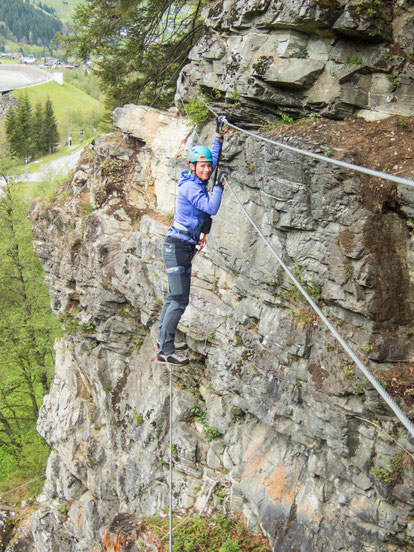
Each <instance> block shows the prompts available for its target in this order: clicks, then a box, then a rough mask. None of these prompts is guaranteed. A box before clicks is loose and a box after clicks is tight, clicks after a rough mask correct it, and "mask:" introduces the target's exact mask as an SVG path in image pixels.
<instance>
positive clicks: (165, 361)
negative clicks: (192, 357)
mask: <svg viewBox="0 0 414 552" xmlns="http://www.w3.org/2000/svg"><path fill="white" fill-rule="evenodd" d="M155 362H156V363H157V364H171V366H187V364H190V363H189V362H180V363H177V362H169V361H168V360H158V358H156V359H155Z"/></svg>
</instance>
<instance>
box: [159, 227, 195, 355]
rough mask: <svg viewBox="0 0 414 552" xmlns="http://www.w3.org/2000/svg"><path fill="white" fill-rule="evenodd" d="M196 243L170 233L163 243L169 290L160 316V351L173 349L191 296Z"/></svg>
mask: <svg viewBox="0 0 414 552" xmlns="http://www.w3.org/2000/svg"><path fill="white" fill-rule="evenodd" d="M194 249H195V245H193V244H191V243H188V242H185V241H182V240H179V239H177V238H169V237H167V238H166V239H165V241H164V243H163V246H162V256H163V259H164V262H165V266H166V267H167V275H168V287H169V292H168V295H167V297H166V298H165V301H164V305H163V307H162V310H161V316H160V329H159V332H158V341H159V342H160V353H162V354H164V355H170V354H171V353H173V352H174V350H175V348H174V338H175V332H176V330H177V326H178V322H179V321H180V318H181V316H182V315H183V313H184V311H185V309H186V307H187V305H188V303H189V297H190V285H191V261H192V259H193V255H194Z"/></svg>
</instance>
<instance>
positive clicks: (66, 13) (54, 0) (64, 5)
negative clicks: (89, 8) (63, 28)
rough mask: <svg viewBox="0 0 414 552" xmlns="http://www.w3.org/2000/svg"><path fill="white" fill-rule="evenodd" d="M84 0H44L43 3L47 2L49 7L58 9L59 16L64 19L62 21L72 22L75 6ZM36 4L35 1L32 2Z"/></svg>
mask: <svg viewBox="0 0 414 552" xmlns="http://www.w3.org/2000/svg"><path fill="white" fill-rule="evenodd" d="M81 1H82V0H65V1H63V0H43V2H42V4H46V6H49V8H54V9H55V10H56V14H55V15H57V17H59V19H60V20H61V21H62V23H71V22H72V17H73V12H74V10H75V7H76V6H77V5H78V4H80V3H81ZM31 3H32V4H34V3H35V2H33V1H32V2H31Z"/></svg>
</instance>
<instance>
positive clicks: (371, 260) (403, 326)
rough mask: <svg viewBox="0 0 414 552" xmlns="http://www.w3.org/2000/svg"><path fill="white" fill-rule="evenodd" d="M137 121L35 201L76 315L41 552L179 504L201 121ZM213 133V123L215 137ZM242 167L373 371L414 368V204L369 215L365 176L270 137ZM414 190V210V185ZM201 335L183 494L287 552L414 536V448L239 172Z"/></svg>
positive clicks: (409, 540)
mask: <svg viewBox="0 0 414 552" xmlns="http://www.w3.org/2000/svg"><path fill="white" fill-rule="evenodd" d="M267 4H268V3H263V6H265V5H267ZM275 4H276V3H275ZM303 4H307V3H303ZM261 5H262V4H258V3H257V2H256V4H255V6H256V8H255V9H256V11H257V13H259V14H260V10H261V8H260V6H261ZM321 9H322V8H321ZM304 13H305V15H306V13H307V12H306V11H305V12H304ZM305 15H304V16H303V21H305V19H306V17H305ZM211 17H213V15H211ZM280 17H282V15H280V16H279V19H280ZM286 17H287V15H286ZM243 18H244V16H243V14H239V19H238V21H240V25H243V24H244V23H243V21H244V20H245V19H243ZM272 21H273V20H272ZM301 21H302V20H301ZM307 21H308V20H307ZM299 23H300V22H298V25H299ZM311 24H312V23H311V21H308V23H306V25H311ZM223 25H224V23H223ZM300 25H305V23H300ZM313 67H314V68H315V67H317V64H315V65H314V66H313ZM272 70H273V69H272ZM269 74H270V73H269ZM309 74H310V73H308V75H309ZM306 78H308V77H305V76H304V79H305V80H306ZM309 78H310V77H309ZM143 121H145V123H143ZM115 123H116V125H117V126H118V128H119V130H120V131H123V132H127V133H128V135H129V136H128V138H126V137H125V135H124V137H123V136H122V134H121V133H115V134H112V135H108V136H105V137H101V138H99V139H96V140H95V143H94V144H93V145H92V147H91V151H90V152H86V153H85V154H84V156H83V159H82V160H81V164H80V166H79V168H78V171H77V172H76V173H75V174H74V177H73V179H72V181H71V182H68V183H66V184H65V185H64V186H63V188H62V189H61V191H60V192H61V193H60V194H58V195H57V200H56V201H55V203H53V204H52V205H45V204H43V203H42V202H38V203H37V204H35V205H34V206H33V208H32V211H31V218H32V221H33V223H34V233H35V247H36V250H37V253H38V255H39V257H40V259H41V260H42V262H43V265H44V268H45V271H46V277H47V281H48V283H49V286H50V292H51V304H52V308H53V309H54V311H55V312H56V313H57V314H58V315H59V316H60V317H61V319H62V321H63V323H64V326H65V328H66V332H65V336H64V338H61V339H59V340H58V342H57V343H56V376H55V379H54V382H53V386H52V388H51V392H50V395H48V396H47V397H46V398H45V401H44V404H43V406H42V409H41V413H40V418H39V424H38V428H39V431H40V433H41V434H42V435H43V436H44V437H45V438H46V440H47V441H48V443H49V444H50V445H51V446H52V447H53V452H52V453H51V456H50V459H49V463H48V468H47V480H46V484H45V487H44V496H43V500H44V502H43V504H42V506H41V507H40V509H39V510H38V511H37V512H36V513H35V514H34V515H33V517H32V525H33V533H34V539H35V543H36V550H37V551H38V552H58V551H59V552H75V551H76V552H80V551H89V552H91V551H93V550H99V549H100V542H101V540H102V538H103V537H104V535H108V531H109V529H110V527H111V524H113V521H114V518H116V516H117V515H120V514H121V513H125V514H128V515H130V516H134V515H135V514H138V515H140V514H151V513H155V512H158V511H160V509H161V508H163V507H166V506H167V504H168V485H167V481H168V479H167V478H168V450H167V446H168V431H169V420H168V412H169V374H168V371H167V369H166V368H165V367H163V366H160V365H157V364H156V363H155V362H154V358H155V343H156V332H157V328H158V316H159V311H160V307H161V304H162V301H163V298H164V295H165V292H166V290H167V279H166V274H165V269H164V266H163V263H162V260H161V258H160V248H161V243H162V240H163V238H164V235H165V232H166V230H167V228H168V224H169V221H170V213H171V212H172V211H173V207H174V194H175V177H176V175H177V173H178V171H179V169H180V168H184V167H185V159H184V158H183V157H181V158H180V156H181V154H182V153H183V152H184V151H185V149H186V148H187V147H188V146H189V145H191V143H192V142H191V141H192V140H193V138H194V137H192V135H191V129H190V127H189V126H188V125H187V124H186V123H184V122H183V121H182V120H181V119H180V118H178V116H177V114H176V113H175V112H169V113H160V112H158V111H157V110H154V109H150V108H143V107H136V106H126V107H125V108H123V109H119V110H117V111H116V112H115ZM212 135H213V128H212V127H211V126H210V127H207V128H206V129H205V130H204V133H203V135H202V139H203V140H204V141H206V142H207V143H208V142H209V141H210V140H211V139H212ZM171 136H173V137H174V139H173V140H171ZM296 145H299V146H301V147H314V146H313V145H309V144H301V143H299V142H296ZM223 167H225V168H226V169H227V170H228V171H229V173H230V174H231V186H232V189H233V190H234V191H235V193H236V194H237V196H238V197H239V198H240V200H241V202H242V203H243V205H244V206H245V207H246V208H247V209H248V211H249V213H250V214H251V216H252V217H254V220H255V222H256V224H258V226H259V227H260V228H261V230H262V232H263V233H264V234H265V236H266V237H267V239H268V240H269V241H270V243H271V244H272V246H273V247H274V248H275V249H276V250H277V251H278V252H280V253H281V254H282V256H283V258H284V259H285V260H286V262H288V263H289V264H290V265H291V266H292V267H293V269H294V271H295V273H296V274H297V276H298V277H299V278H300V279H301V281H302V282H303V283H304V285H306V286H307V289H308V290H309V292H310V293H311V294H312V295H313V296H314V297H315V299H317V300H320V301H321V304H323V308H324V310H325V312H326V313H327V314H328V315H329V317H330V318H331V320H332V321H333V323H334V324H335V325H336V326H337V327H338V329H339V330H340V332H341V334H342V335H343V336H344V337H345V338H346V339H347V340H348V341H349V343H350V344H351V346H352V347H353V348H354V350H356V351H357V352H358V354H360V355H361V356H362V357H363V359H364V361H365V362H366V363H367V364H368V365H369V366H370V368H371V369H375V370H381V371H382V373H383V374H384V376H385V375H387V377H388V376H392V375H393V373H394V370H395V369H396V368H399V369H400V368H401V367H404V366H405V367H406V368H407V373H408V372H409V369H411V370H412V366H413V365H412V362H413V361H414V351H413V345H412V339H411V338H410V336H411V335H412V330H413V328H412V320H413V302H414V293H413V274H414V257H413V254H412V252H413V242H412V239H413V238H412V230H411V227H410V224H409V223H410V221H409V219H408V217H407V216H403V214H402V212H401V210H399V209H398V207H397V206H396V207H395V210H394V211H391V210H389V211H387V212H384V213H373V212H370V211H367V210H366V209H364V208H363V207H362V205H361V203H360V202H359V200H358V197H359V193H360V192H359V187H360V182H359V179H358V178H357V177H355V176H351V175H350V174H348V173H346V172H345V171H343V170H341V169H338V168H332V166H330V165H328V164H327V163H323V162H322V163H321V162H315V161H312V160H307V159H305V158H303V157H298V156H297V155H296V154H293V153H292V154H291V153H287V152H285V151H281V150H278V149H276V148H274V147H273V146H271V145H270V144H264V143H263V142H259V141H257V140H255V139H254V138H251V137H248V138H245V137H243V136H240V135H233V136H231V137H230V138H228V139H227V141H226V146H225V150H224V155H223ZM404 205H405V206H406V208H408V207H409V206H410V208H413V207H414V194H413V193H412V191H411V190H405V191H404ZM180 330H181V332H183V334H185V337H186V340H187V342H188V344H189V346H190V358H191V363H190V365H189V366H188V367H185V368H180V369H176V370H175V371H174V393H173V394H174V397H173V442H174V463H173V490H174V508H175V509H176V510H178V509H187V508H198V509H199V510H201V509H202V508H207V510H211V509H212V508H213V506H214V505H215V507H217V508H220V509H223V510H224V511H226V512H235V513H236V512H237V513H241V514H243V515H244V516H245V517H246V519H247V523H248V524H249V526H250V527H251V528H252V529H256V528H260V529H261V530H262V531H263V532H264V534H265V535H266V536H267V537H268V539H269V542H270V543H271V545H272V547H273V550H275V551H278V552H291V551H293V550H296V551H301V552H307V551H316V550H326V551H332V552H333V551H336V550H344V551H347V552H370V551H372V550H378V551H383V552H385V551H386V552H391V551H396V550H399V551H404V550H405V551H408V550H412V547H413V542H414V541H413V539H414V525H413V521H412V519H413V517H412V516H413V508H414V495H413V484H414V476H413V470H412V463H411V462H412V454H413V451H414V449H413V445H412V443H410V442H409V440H408V438H407V434H406V432H405V430H404V429H402V428H401V427H400V424H397V423H396V422H395V418H394V416H393V415H392V414H390V411H389V410H388V408H387V407H386V406H385V405H384V404H383V403H382V401H381V400H380V399H379V397H378V395H377V393H376V392H375V391H374V390H373V389H372V388H371V387H370V385H369V384H367V383H366V381H365V380H364V379H363V378H361V377H360V375H359V374H358V373H357V372H356V369H355V367H354V366H353V365H352V363H351V362H350V361H349V359H348V357H347V356H346V355H345V353H344V352H343V351H342V350H341V349H340V348H339V346H338V345H337V344H336V342H335V341H334V339H333V338H332V336H331V335H330V333H329V332H328V331H327V330H326V329H325V327H324V326H323V325H322V324H321V322H320V320H319V319H318V318H317V317H316V316H314V315H313V314H312V312H311V311H310V310H309V308H308V307H307V304H305V303H304V302H303V301H301V299H300V297H299V296H298V294H297V292H296V291H295V289H294V288H293V287H292V285H291V283H290V282H289V281H288V279H287V278H286V277H284V276H283V274H282V273H281V271H280V269H279V268H278V266H277V264H276V262H275V260H274V259H273V257H272V256H271V255H270V252H269V251H268V249H267V248H266V247H265V245H264V244H263V243H262V242H261V240H260V239H259V238H258V236H257V234H256V233H255V231H254V230H253V228H252V227H251V226H250V224H249V223H248V221H247V220H246V218H245V216H244V215H243V213H242V211H241V209H240V208H239V207H238V205H237V203H236V201H235V199H234V197H233V195H232V193H231V191H230V190H229V189H226V190H225V194H224V200H223V204H222V207H221V209H220V211H219V213H218V215H217V216H216V217H215V219H214V224H213V229H212V232H211V234H210V236H209V239H208V245H207V247H206V248H205V253H204V254H201V255H198V256H197V257H196V259H195V261H194V265H193V280H192V292H191V303H190V306H189V307H188V309H187V311H186V313H185V315H184V317H183V319H182V322H181V325H180ZM410 363H411V364H410ZM408 398H409V397H408ZM399 400H400V401H401V404H402V406H403V408H404V409H406V410H407V409H409V408H410V406H412V405H410V403H409V402H408V399H407V401H405V400H404V397H401V398H400V399H399ZM396 441H398V443H399V444H398V445H397V444H396ZM401 446H402V447H403V448H401ZM216 482H219V483H220V487H219V488H220V494H219V495H217V491H218V487H215V489H214V491H213V493H212V497H211V500H210V501H209V503H208V504H206V499H207V497H208V493H209V491H210V489H211V488H212V487H213V485H214V484H215V483H216Z"/></svg>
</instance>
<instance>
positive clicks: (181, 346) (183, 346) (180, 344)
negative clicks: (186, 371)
mask: <svg viewBox="0 0 414 552" xmlns="http://www.w3.org/2000/svg"><path fill="white" fill-rule="evenodd" d="M174 348H175V350H176V351H181V352H182V351H187V350H188V345H187V343H185V341H174ZM159 350H160V342H159V341H157V351H159Z"/></svg>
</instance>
